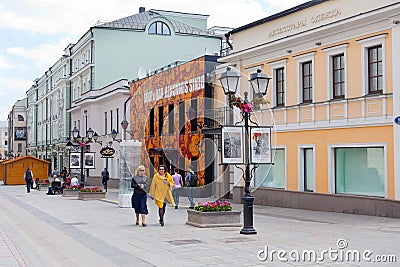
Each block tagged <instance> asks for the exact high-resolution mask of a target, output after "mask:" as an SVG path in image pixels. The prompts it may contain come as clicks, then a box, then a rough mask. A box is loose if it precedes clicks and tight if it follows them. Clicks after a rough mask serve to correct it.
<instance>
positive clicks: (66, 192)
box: [62, 189, 79, 197]
mask: <svg viewBox="0 0 400 267" xmlns="http://www.w3.org/2000/svg"><path fill="white" fill-rule="evenodd" d="M78 192H79V189H78V190H72V189H64V190H63V194H62V196H63V197H77V196H78Z"/></svg>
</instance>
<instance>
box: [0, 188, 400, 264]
mask: <svg viewBox="0 0 400 267" xmlns="http://www.w3.org/2000/svg"><path fill="white" fill-rule="evenodd" d="M45 193H46V192H45V191H37V190H32V191H31V193H29V194H28V193H26V190H25V187H24V186H5V185H2V184H0V266H400V252H399V249H398V248H399V247H400V220H398V219H391V218H382V217H372V216H361V215H352V214H341V213H330V212H317V211H307V210H296V209H284V208H274V207H265V206H254V227H255V229H256V231H257V234H256V235H241V234H239V231H240V229H241V227H220V228H196V227H193V226H189V225H187V224H185V222H186V219H187V212H186V210H187V207H188V206H189V202H188V200H187V198H186V197H181V198H180V207H179V209H173V208H172V207H170V206H168V207H167V211H166V215H165V226H164V227H161V226H160V225H159V223H158V215H157V208H156V206H155V204H154V202H153V201H152V200H150V199H148V207H149V215H148V216H147V227H142V226H141V225H139V226H137V225H135V219H134V213H133V210H132V209H131V208H120V207H119V206H118V202H117V200H118V190H116V189H111V190H109V191H108V192H107V194H106V199H104V200H101V201H98V200H92V201H82V200H77V199H76V198H73V197H62V196H61V195H55V196H48V195H46V194H45ZM199 200H200V201H205V200H209V199H197V201H199ZM233 206H234V209H235V210H242V205H237V204H234V205H233ZM241 220H242V221H243V218H241ZM314 253H315V254H314ZM266 255H267V256H268V257H266ZM357 255H360V260H359V261H358V260H357V257H356V256H357ZM314 256H315V257H314ZM378 256H380V258H378ZM392 256H393V257H392ZM302 258H305V259H304V260H302ZM348 258H349V259H350V260H348ZM296 259H299V260H296ZM310 259H311V260H310ZM318 259H319V260H318ZM354 259H355V260H354ZM377 259H380V260H386V261H395V262H379V263H378V262H377V261H376V260H377ZM367 260H370V262H368V261H367ZM372 260H374V262H373V261H372Z"/></svg>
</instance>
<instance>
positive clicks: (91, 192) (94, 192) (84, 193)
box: [78, 187, 106, 200]
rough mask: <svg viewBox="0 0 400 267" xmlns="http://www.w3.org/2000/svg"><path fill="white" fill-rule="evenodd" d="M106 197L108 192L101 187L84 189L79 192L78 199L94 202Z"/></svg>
mask: <svg viewBox="0 0 400 267" xmlns="http://www.w3.org/2000/svg"><path fill="white" fill-rule="evenodd" d="M105 197H106V192H103V189H101V188H100V187H84V188H81V189H79V191H78V199H80V200H92V199H103V198H105Z"/></svg>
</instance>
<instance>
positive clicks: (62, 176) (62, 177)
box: [57, 167, 68, 182]
mask: <svg viewBox="0 0 400 267" xmlns="http://www.w3.org/2000/svg"><path fill="white" fill-rule="evenodd" d="M67 174H68V171H67V167H64V168H63V169H62V171H61V173H60V176H61V180H62V181H63V182H65V179H66V177H67ZM57 176H58V175H57Z"/></svg>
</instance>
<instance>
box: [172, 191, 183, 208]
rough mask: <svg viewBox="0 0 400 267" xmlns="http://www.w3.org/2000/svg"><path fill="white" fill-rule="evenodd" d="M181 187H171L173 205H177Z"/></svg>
mask: <svg viewBox="0 0 400 267" xmlns="http://www.w3.org/2000/svg"><path fill="white" fill-rule="evenodd" d="M180 190H181V188H173V189H172V197H173V198H174V202H175V206H178V205H179V191H180Z"/></svg>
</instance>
